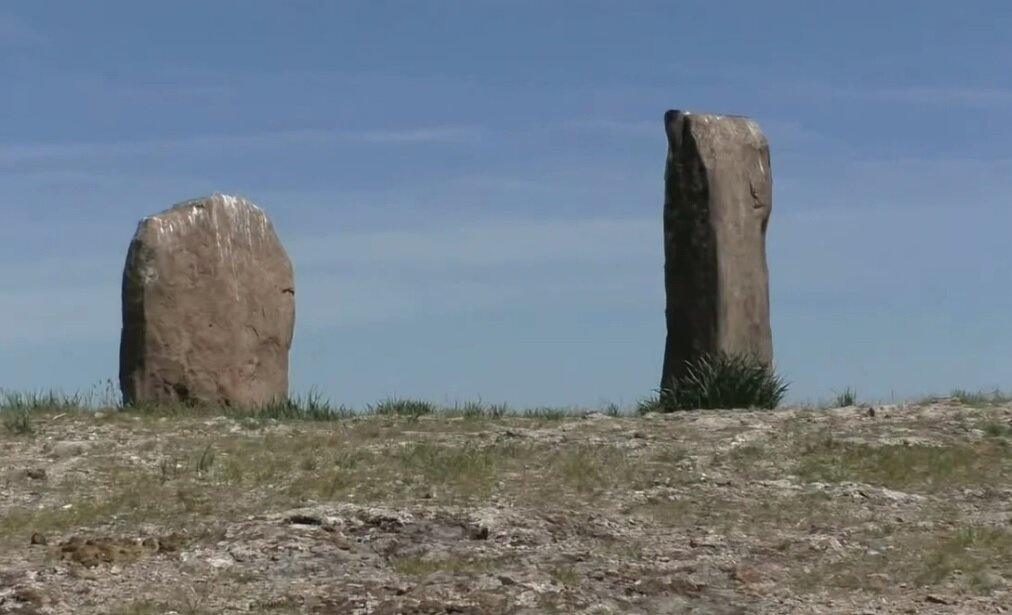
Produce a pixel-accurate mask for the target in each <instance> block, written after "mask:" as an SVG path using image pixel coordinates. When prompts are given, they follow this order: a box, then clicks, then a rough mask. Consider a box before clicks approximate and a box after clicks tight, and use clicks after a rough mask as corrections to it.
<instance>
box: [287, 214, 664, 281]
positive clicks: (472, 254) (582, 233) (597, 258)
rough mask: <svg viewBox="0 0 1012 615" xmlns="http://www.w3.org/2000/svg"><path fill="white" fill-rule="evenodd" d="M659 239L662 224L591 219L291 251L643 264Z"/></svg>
mask: <svg viewBox="0 0 1012 615" xmlns="http://www.w3.org/2000/svg"><path fill="white" fill-rule="evenodd" d="M660 241H661V237H660V230H659V222H658V221H657V220H646V219H636V218H631V219H593V218H592V219H585V220H580V219H575V220H536V221H528V222H523V221H520V222H517V221H503V222H501V223H496V222H491V223H490V222H483V223H481V224H476V225H471V226H456V227H451V228H445V227H435V226H434V227H430V228H426V229H406V230H381V231H375V232H366V233H353V234H349V235H342V234H340V233H335V234H333V235H322V236H317V237H312V238H302V239H297V240H295V241H293V242H292V245H291V248H290V252H292V254H293V255H295V256H296V257H297V258H298V260H299V262H301V263H303V264H304V265H306V266H314V267H320V266H328V265H335V266H349V265H390V264H402V265H403V266H404V267H406V268H411V269H417V268H446V267H460V268H475V267H488V266H500V265H523V264H531V263H599V262H609V263H622V262H629V261H636V260H644V259H650V258H652V257H656V256H658V255H659V254H660ZM655 244H656V245H655Z"/></svg>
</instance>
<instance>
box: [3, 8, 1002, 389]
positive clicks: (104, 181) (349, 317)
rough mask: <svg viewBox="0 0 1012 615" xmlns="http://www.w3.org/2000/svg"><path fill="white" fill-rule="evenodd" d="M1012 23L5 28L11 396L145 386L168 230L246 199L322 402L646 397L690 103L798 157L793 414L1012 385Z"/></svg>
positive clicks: (688, 19) (12, 22)
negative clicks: (123, 340)
mask: <svg viewBox="0 0 1012 615" xmlns="http://www.w3.org/2000/svg"><path fill="white" fill-rule="evenodd" d="M1010 23H1012V5H1009V4H1008V3H1007V2H997V1H985V0H981V1H979V2H975V3H974V4H973V9H972V10H968V8H967V5H965V4H958V3H952V2H933V1H929V0H924V1H922V2H919V3H917V8H916V10H913V9H912V4H911V3H901V2H883V1H877V2H870V1H861V0H855V1H853V2H848V3H829V2H811V1H810V0H808V1H800V0H799V1H776V0H774V1H771V2H765V3H753V2H744V1H742V2H733V1H725V2H713V1H712V0H707V1H702V0H700V1H686V2H677V3H676V2H670V1H669V0H656V1H655V0H628V1H627V2H614V1H604V0H597V1H595V0H587V1H578V0H571V1H566V0H558V1H556V2H549V1H546V0H538V1H533V0H510V1H508V2H507V1H497V2H493V1H491V0H443V1H438V2H437V1H435V0H432V1H429V2H422V1H420V0H419V1H409V0H401V1H394V0H386V1H385V0H360V1H355V0H347V1H337V0H335V1H332V2H325V1H323V0H317V1H308V0H286V1H285V2H280V1H273V2H267V1H257V0H241V1H240V0H216V1H215V2H207V1H206V0H201V1H193V0H175V1H174V2H171V3H169V2H164V3H155V2H136V1H135V0H129V1H124V0H105V1H103V2H101V3H86V2H79V1H76V0H74V1H71V0H66V1H57V0H47V1H41V0H30V1H29V0H5V1H4V2H3V3H2V4H0V83H4V84H5V86H4V89H3V95H2V96H0V116H2V118H3V120H2V121H0V208H2V212H3V215H2V217H0V279H2V280H3V283H2V285H0V388H7V389H18V390H29V389H40V388H52V387H55V388H59V389H63V390H66V391H73V390H83V391H87V390H89V389H90V388H91V387H92V386H94V385H97V384H98V383H100V382H101V381H103V380H105V379H109V378H112V379H115V374H116V372H117V363H116V362H117V348H118V340H119V326H120V321H119V318H120V312H119V284H120V275H121V271H122V264H123V259H124V257H125V254H126V248H127V245H128V243H129V240H130V236H131V235H132V233H133V231H134V228H135V226H136V223H137V220H138V219H139V218H140V217H142V216H144V215H147V214H150V213H153V212H157V211H160V210H162V209H164V208H165V207H167V206H169V205H171V204H173V203H175V202H178V201H181V200H184V199H187V198H191V197H194V196H199V195H203V194H207V193H210V192H212V191H221V192H229V193H235V194H240V195H243V196H246V197H248V198H250V199H252V200H253V201H255V202H256V203H258V204H259V205H261V206H262V207H264V208H265V209H266V210H267V212H268V214H269V215H270V216H271V218H272V220H273V221H274V224H275V226H276V228H277V230H278V233H279V235H280V236H281V239H282V241H283V242H284V243H285V245H286V247H287V249H288V251H289V254H290V256H291V257H292V260H293V262H294V264H295V269H296V276H297V277H296V287H297V295H296V299H297V325H296V333H295V340H294V344H293V348H292V355H291V358H292V373H291V381H292V389H293V392H305V391H307V390H309V389H310V388H311V387H315V388H317V389H318V390H320V391H321V392H323V393H324V394H325V395H327V396H328V397H330V398H332V399H334V400H336V401H341V402H344V403H348V404H354V405H363V404H365V403H369V402H373V401H376V400H378V399H380V398H383V397H385V396H388V395H398V396H412V397H421V398H427V399H431V400H433V401H436V402H450V403H452V402H454V401H458V400H467V399H476V398H479V397H480V398H481V399H483V400H485V401H489V402H509V403H512V404H514V405H519V406H523V405H535V404H549V405H575V404H578V405H588V406H599V405H602V404H604V403H608V402H615V403H619V404H625V405H630V404H632V403H634V402H635V401H636V400H637V399H639V398H641V397H642V396H645V395H647V394H649V393H650V391H651V390H652V389H653V388H654V387H655V386H656V383H657V378H658V377H659V370H660V362H661V358H662V351H663V342H664V320H663V304H664V296H663V281H662V254H661V248H662V246H661V226H660V225H661V219H660V215H661V207H662V201H663V196H662V191H663V170H664V169H663V167H664V157H665V140H664V132H663V126H662V121H661V119H662V116H663V113H664V111H665V110H667V109H669V108H682V109H692V110H696V111H713V112H724V113H736V114H744V115H749V116H751V117H753V118H754V119H756V120H757V121H758V122H759V124H760V126H761V127H762V128H763V130H764V132H765V133H766V135H767V137H768V138H769V141H770V145H771V157H772V167H773V185H774V201H773V214H772V218H771V221H770V227H769V235H768V238H767V239H768V242H767V250H768V258H769V267H770V294H771V310H772V320H773V323H772V324H773V334H774V348H775V356H776V362H777V366H778V369H779V370H780V371H781V373H782V374H783V375H784V376H785V377H786V378H787V379H788V380H790V381H791V382H792V383H793V384H792V390H791V399H793V400H816V399H819V398H827V397H830V396H832V395H833V392H834V391H839V390H842V389H843V388H844V387H846V386H853V387H856V388H857V390H858V393H859V394H860V395H861V396H862V397H866V398H869V397H870V398H879V399H888V398H890V397H893V396H895V397H898V398H902V397H907V396H917V395H920V394H926V393H939V392H947V391H949V390H950V389H952V388H956V387H962V388H968V389H979V388H993V387H1002V388H1012V327H1010V326H1009V324H1008V323H1009V321H1010V315H1012V292H1010V288H1012V284H1010V282H1012V267H1010V264H1012V250H1009V249H1008V247H1007V246H1008V237H1009V234H1010V230H1009V229H1010V228H1012V210H1010V208H1009V202H1010V199H1012V121H1010V120H1012V73H1010V72H1009V71H1008V67H1009V65H1010V63H1012V36H1009V24H1010Z"/></svg>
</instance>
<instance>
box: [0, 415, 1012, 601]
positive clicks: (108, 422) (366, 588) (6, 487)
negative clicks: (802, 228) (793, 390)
mask: <svg viewBox="0 0 1012 615" xmlns="http://www.w3.org/2000/svg"><path fill="white" fill-rule="evenodd" d="M5 425H6V427H7V428H6V429H3V428H0V459H2V460H3V463H2V468H0V613H21V614H29V613H54V614H57V613H59V614H63V613H68V614H69V613H75V614H88V613H116V614H133V613H137V614H141V613H143V614H154V613H180V614H183V613H186V614H199V613H200V614H202V613H348V614H357V613H361V614H366V613H374V614H389V615H393V614H396V613H405V614H407V613H411V614H418V615H421V614H433V615H435V614H442V613H463V614H475V615H477V614H484V613H514V614H534V613H601V614H604V613H622V614H630V615H632V614H637V613H659V614H660V613H696V614H711V615H717V614H722V615H723V614H727V615H730V614H733V613H765V614H776V613H848V614H861V613H868V614H871V613H876V614H891V613H960V614H965V615H969V614H973V613H1006V612H1009V611H1010V610H1012V406H1010V405H1007V404H982V405H981V406H980V407H970V406H967V405H963V404H960V403H957V402H956V401H955V400H935V401H931V402H925V403H920V404H910V405H889V406H874V407H870V406H858V407H847V408H840V409H816V408H787V409H782V410H777V411H774V412H744V411H721V412H691V413H680V414H674V415H647V416H644V417H629V416H626V417H613V416H606V415H603V414H589V415H584V416H581V417H572V418H553V417H542V418H517V417H506V418H482V417H466V416H422V417H417V418H409V417H396V416H363V417H360V418H352V419H343V420H340V421H331V422H327V421H319V422H310V421H281V422H278V421H274V420H253V419H234V418H222V417H213V416H207V415H200V414H189V415H188V414H185V413H183V414H180V415H174V416H159V415H157V414H150V413H148V414H137V413H129V412H121V411H105V412H90V411H72V412H63V413H39V414H36V415H32V416H31V417H30V420H28V422H19V421H15V420H6V421H5Z"/></svg>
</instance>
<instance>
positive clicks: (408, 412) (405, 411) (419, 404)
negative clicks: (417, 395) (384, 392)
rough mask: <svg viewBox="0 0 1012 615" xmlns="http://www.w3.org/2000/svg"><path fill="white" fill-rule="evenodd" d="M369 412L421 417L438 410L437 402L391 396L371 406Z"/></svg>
mask: <svg viewBox="0 0 1012 615" xmlns="http://www.w3.org/2000/svg"><path fill="white" fill-rule="evenodd" d="M366 411H367V412H371V413H372V414H379V415H394V416H407V417H419V416H425V415H428V414H432V413H434V412H435V411H436V406H435V404H432V403H430V402H427V401H424V400H420V399H398V398H396V397H390V398H387V399H384V400H382V401H380V402H379V403H377V404H376V405H374V406H369V407H368V408H367V409H366Z"/></svg>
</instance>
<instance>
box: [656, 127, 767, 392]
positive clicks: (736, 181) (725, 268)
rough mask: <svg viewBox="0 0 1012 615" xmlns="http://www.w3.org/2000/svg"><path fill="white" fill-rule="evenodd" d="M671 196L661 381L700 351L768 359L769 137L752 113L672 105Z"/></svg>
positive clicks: (666, 201)
mask: <svg viewBox="0 0 1012 615" xmlns="http://www.w3.org/2000/svg"><path fill="white" fill-rule="evenodd" d="M664 126H665V132H666V133H667V139H668V157H667V168H666V172H665V199H664V288H665V294H666V296H667V306H666V319H667V342H666V344H665V349H664V366H663V368H662V376H661V386H662V387H666V386H668V384H669V383H670V382H671V380H672V378H678V377H680V376H681V375H682V374H683V373H684V366H685V362H686V361H689V360H692V359H695V358H697V357H698V356H699V355H701V354H703V353H707V354H712V353H718V352H722V353H728V354H737V355H741V354H748V355H751V356H752V357H754V358H756V359H758V360H760V361H762V362H765V363H767V364H769V363H771V362H772V360H773V340H772V332H771V329H770V309H769V273H768V270H767V266H766V225H767V222H768V221H769V217H770V209H771V206H772V200H773V199H772V179H771V175H770V154H769V145H768V143H767V141H766V137H765V136H763V134H762V132H761V131H760V129H759V127H758V126H757V125H756V123H755V122H753V121H752V120H751V119H749V118H747V117H741V116H726V115H714V114H703V113H700V114H697V113H689V112H686V111H675V110H671V111H668V112H667V113H665V114H664Z"/></svg>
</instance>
